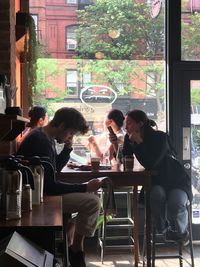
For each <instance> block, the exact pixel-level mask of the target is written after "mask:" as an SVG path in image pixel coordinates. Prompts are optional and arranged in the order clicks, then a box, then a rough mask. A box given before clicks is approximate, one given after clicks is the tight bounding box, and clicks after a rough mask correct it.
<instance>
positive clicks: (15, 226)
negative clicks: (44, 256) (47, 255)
mask: <svg viewBox="0 0 200 267" xmlns="http://www.w3.org/2000/svg"><path fill="white" fill-rule="evenodd" d="M62 225H63V222H62V198H61V197H60V196H48V197H47V196H45V197H44V203H42V204H40V205H34V206H33V210H32V211H31V212H26V213H22V218H21V219H19V220H10V221H6V220H5V219H2V218H1V219H0V239H2V238H3V237H6V236H8V235H9V234H11V233H13V232H14V231H17V232H18V233H20V234H22V235H24V236H26V237H27V238H29V239H30V240H31V241H33V242H34V243H36V244H38V245H39V246H40V247H42V248H43V249H46V250H48V251H49V252H51V253H53V254H54V252H55V246H54V245H55V231H56V230H62Z"/></svg>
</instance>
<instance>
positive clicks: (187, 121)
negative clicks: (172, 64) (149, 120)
mask: <svg viewBox="0 0 200 267" xmlns="http://www.w3.org/2000/svg"><path fill="white" fill-rule="evenodd" d="M198 65H199V64H195V65H193V64H189V65H188V66H189V69H185V67H184V68H183V64H182V65H180V66H179V67H178V71H177V72H176V74H177V76H175V77H176V78H177V81H175V82H174V85H175V86H174V88H175V89H176V92H174V95H175V97H174V99H176V98H177V99H178V98H179V104H178V105H177V108H176V109H175V113H176V115H175V116H174V125H176V126H177V127H176V129H175V132H176V133H175V135H176V138H175V139H176V140H177V147H179V153H178V154H179V156H180V157H181V158H182V161H183V164H184V167H185V169H186V171H187V172H188V173H189V174H190V175H191V184H192V192H193V203H192V225H193V239H195V240H200V68H199V66H198ZM198 68H199V70H198Z"/></svg>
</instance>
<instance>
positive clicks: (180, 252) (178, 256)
mask: <svg viewBox="0 0 200 267" xmlns="http://www.w3.org/2000/svg"><path fill="white" fill-rule="evenodd" d="M187 210H188V232H189V250H190V259H191V262H190V263H189V262H188V261H187V259H186V258H184V257H183V244H181V243H180V242H175V241H172V242H171V244H172V243H173V244H174V245H176V246H177V249H178V254H175V255H163V254H162V255H156V245H159V244H166V242H164V243H163V242H162V243H156V239H157V237H158V235H157V234H156V228H155V224H153V230H152V267H155V260H156V259H179V266H180V267H183V260H185V261H186V262H187V263H188V264H190V266H192V267H194V254H193V243H192V220H191V214H192V207H191V204H190V203H188V205H187ZM167 243H168V244H169V242H167Z"/></svg>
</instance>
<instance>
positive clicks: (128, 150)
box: [123, 134, 134, 156]
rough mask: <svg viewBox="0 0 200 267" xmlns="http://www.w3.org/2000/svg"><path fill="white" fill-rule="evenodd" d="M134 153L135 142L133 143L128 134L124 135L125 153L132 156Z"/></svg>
mask: <svg viewBox="0 0 200 267" xmlns="http://www.w3.org/2000/svg"><path fill="white" fill-rule="evenodd" d="M133 153H134V144H133V143H131V141H130V139H129V136H128V134H126V135H125V137H124V145H123V155H124V156H132V155H133Z"/></svg>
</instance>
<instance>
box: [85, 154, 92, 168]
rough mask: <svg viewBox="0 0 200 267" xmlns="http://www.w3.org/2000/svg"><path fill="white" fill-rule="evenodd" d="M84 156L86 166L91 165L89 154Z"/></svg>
mask: <svg viewBox="0 0 200 267" xmlns="http://www.w3.org/2000/svg"><path fill="white" fill-rule="evenodd" d="M85 156H86V163H87V165H91V154H90V152H86V154H85Z"/></svg>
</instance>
